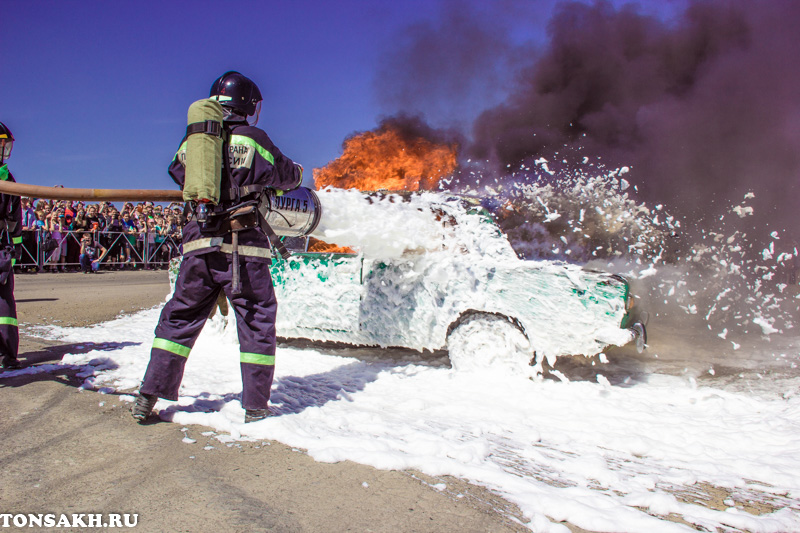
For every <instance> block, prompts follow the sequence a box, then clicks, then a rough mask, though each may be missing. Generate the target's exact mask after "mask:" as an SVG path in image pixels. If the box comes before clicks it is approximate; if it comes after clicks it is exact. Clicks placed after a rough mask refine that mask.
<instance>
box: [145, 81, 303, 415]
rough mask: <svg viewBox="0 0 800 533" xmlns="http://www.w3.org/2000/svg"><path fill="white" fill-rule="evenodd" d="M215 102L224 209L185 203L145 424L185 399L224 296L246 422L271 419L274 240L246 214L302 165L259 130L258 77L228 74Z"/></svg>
mask: <svg viewBox="0 0 800 533" xmlns="http://www.w3.org/2000/svg"><path fill="white" fill-rule="evenodd" d="M210 98H211V99H214V100H217V101H218V102H219V103H220V104H221V105H222V109H223V113H224V122H223V126H224V132H225V133H224V134H223V135H225V138H226V139H227V141H226V144H225V145H224V146H225V147H227V153H226V154H223V161H224V160H225V159H227V161H224V168H223V171H222V180H221V186H220V191H221V194H220V200H219V203H218V204H217V205H216V206H213V205H212V204H206V203H198V202H187V207H186V209H185V211H184V216H186V217H187V219H190V220H189V222H188V223H187V224H186V226H185V228H184V230H183V252H184V254H183V261H182V263H181V267H180V271H179V273H178V277H177V280H176V282H175V292H174V294H173V296H172V298H171V299H170V300H169V302H167V304H166V305H165V306H164V309H163V311H162V312H161V317H160V319H159V322H158V326H157V327H156V330H155V340H154V342H153V346H152V350H151V352H150V363H149V364H148V367H147V370H146V372H145V375H144V379H143V381H142V385H141V387H140V389H139V396H138V398H137V400H136V403H135V404H134V407H133V409H132V414H133V417H134V418H135V419H137V420H138V421H139V422H143V421H144V420H145V419H146V418H147V417H148V416H149V415H150V413H151V412H152V410H153V407H154V406H155V404H156V402H157V400H158V398H164V399H167V400H173V401H174V400H177V399H178V388H179V387H180V384H181V379H182V377H183V370H184V366H185V364H186V360H187V358H188V356H189V353H190V351H191V350H192V347H193V346H194V343H195V341H196V340H197V336H198V335H199V334H200V331H201V329H202V328H203V324H204V323H205V321H206V318H207V317H208V316H209V315H210V313H211V311H212V310H213V308H214V305H215V303H216V302H217V297H218V295H219V294H220V291H222V292H223V293H224V295H225V296H227V298H228V300H230V302H231V304H232V307H233V309H234V312H235V314H236V324H237V330H238V335H239V346H240V366H241V372H242V385H243V390H242V407H244V409H245V422H253V421H256V420H260V419H263V418H265V417H267V416H268V415H269V410H268V407H267V404H268V401H269V397H270V388H271V386H272V380H273V375H274V369H275V366H274V365H275V345H276V339H275V336H276V335H275V315H276V310H277V302H276V299H275V291H274V289H273V286H272V280H271V278H270V271H269V266H270V263H271V260H270V257H271V250H270V240H269V238H268V236H267V235H266V234H265V233H264V231H262V229H261V227H260V226H259V225H258V223H257V221H256V219H255V218H253V217H258V216H259V215H258V210H257V209H254V210H253V209H250V211H249V212H246V213H245V216H238V213H239V212H240V211H242V210H244V211H247V209H248V206H250V207H252V206H253V204H255V203H256V200H257V198H259V197H260V194H261V193H262V192H263V191H264V189H265V188H268V189H274V190H275V191H276V193H277V194H281V193H282V191H288V190H292V189H296V188H297V187H299V186H300V184H301V182H302V180H303V168H302V167H301V166H300V165H298V164H296V163H294V162H293V161H292V160H291V159H289V158H288V157H286V156H284V155H283V154H282V153H281V152H280V150H278V148H277V147H276V146H275V145H274V144H273V143H272V141H271V140H270V138H269V137H268V136H267V134H266V133H265V132H264V131H263V130H261V129H259V128H256V127H255V124H256V123H257V121H258V116H259V112H260V108H261V100H262V98H261V92H260V91H259V89H258V87H257V86H256V84H255V83H253V82H252V81H251V80H250V79H248V78H246V77H245V76H243V75H242V74H240V73H238V72H233V71H231V72H226V73H225V74H223V75H222V76H221V77H220V78H218V79H217V80H216V81H215V82H214V84H213V85H212V86H211V94H210ZM187 132H188V133H187V136H186V137H184V139H183V141H182V143H181V146H180V148H179V149H178V153H177V154H176V155H175V158H174V160H173V161H172V164H171V165H170V167H169V173H170V175H171V176H172V179H173V180H174V181H175V182H176V183H177V184H178V185H179V186H180V187H181V189H183V187H184V184H185V178H186V155H187V154H186V146H187V138H188V135H189V134H195V133H194V132H193V131H192V130H191V125H190V127H189V128H187ZM204 133H208V132H204ZM204 133H201V134H204ZM239 206H244V207H241V209H240V208H239ZM252 211H255V215H253V214H252ZM234 231H235V233H236V234H235V240H234ZM234 250H237V252H238V257H235V256H234V254H233V251H234ZM237 269H238V270H237ZM237 276H238V278H237Z"/></svg>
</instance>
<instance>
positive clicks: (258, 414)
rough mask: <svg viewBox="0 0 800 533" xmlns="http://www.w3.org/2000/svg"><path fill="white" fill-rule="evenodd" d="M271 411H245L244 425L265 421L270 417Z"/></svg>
mask: <svg viewBox="0 0 800 533" xmlns="http://www.w3.org/2000/svg"><path fill="white" fill-rule="evenodd" d="M269 414H270V413H269V409H245V410H244V423H245V424H249V423H250V422H258V421H259V420H264V419H265V418H267V417H268V416H269Z"/></svg>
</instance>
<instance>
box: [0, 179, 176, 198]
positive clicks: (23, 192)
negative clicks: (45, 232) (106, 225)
mask: <svg viewBox="0 0 800 533" xmlns="http://www.w3.org/2000/svg"><path fill="white" fill-rule="evenodd" d="M0 193H3V194H10V195H13V196H28V197H30V198H43V199H46V200H100V201H106V202H124V201H126V200H133V201H141V202H183V193H181V191H170V190H158V189H156V190H146V189H72V188H69V187H45V186H43V185H26V184H23V183H13V182H9V181H0Z"/></svg>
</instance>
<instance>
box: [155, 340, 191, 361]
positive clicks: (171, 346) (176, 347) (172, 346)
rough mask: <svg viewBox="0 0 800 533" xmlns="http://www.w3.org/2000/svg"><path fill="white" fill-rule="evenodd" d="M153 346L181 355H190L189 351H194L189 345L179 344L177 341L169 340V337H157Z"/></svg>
mask: <svg viewBox="0 0 800 533" xmlns="http://www.w3.org/2000/svg"><path fill="white" fill-rule="evenodd" d="M153 348H158V349H160V350H164V351H167V352H171V353H174V354H175V355H180V356H181V357H189V352H191V351H192V349H191V348H189V347H188V346H184V345H183V344H178V343H177V342H172V341H168V340H167V339H160V338H158V337H156V339H155V340H154V341H153Z"/></svg>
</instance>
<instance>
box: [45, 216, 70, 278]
mask: <svg viewBox="0 0 800 533" xmlns="http://www.w3.org/2000/svg"><path fill="white" fill-rule="evenodd" d="M67 229H68V228H67V226H66V224H64V208H63V207H60V206H57V207H56V208H55V209H54V210H53V211H52V212H51V213H50V216H48V217H47V231H49V232H50V237H51V238H52V239H53V240H54V241H55V243H56V248H55V249H54V250H53V251H52V252H51V253H50V255H49V257H47V258H46V260H45V263H46V264H49V265H50V271H51V272H66V271H67V266H66V264H65V263H66V261H67V246H66V240H67ZM59 267H60V268H59Z"/></svg>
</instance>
